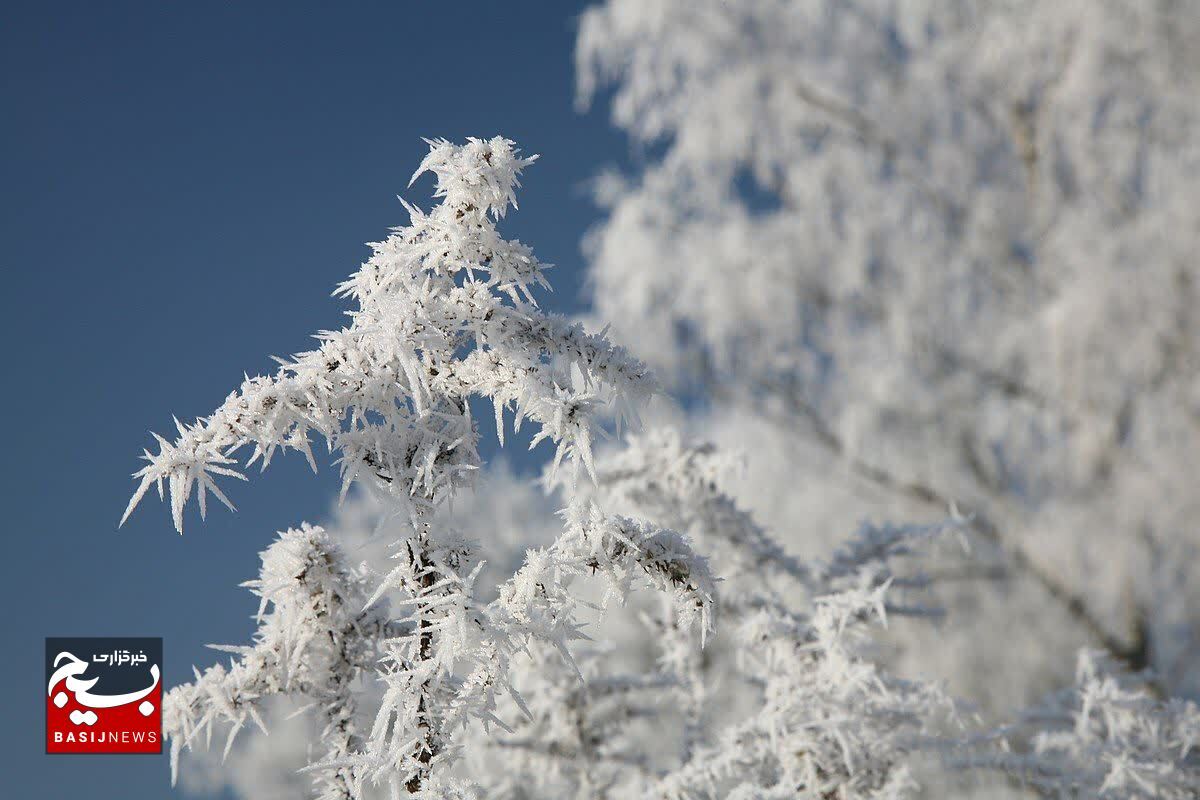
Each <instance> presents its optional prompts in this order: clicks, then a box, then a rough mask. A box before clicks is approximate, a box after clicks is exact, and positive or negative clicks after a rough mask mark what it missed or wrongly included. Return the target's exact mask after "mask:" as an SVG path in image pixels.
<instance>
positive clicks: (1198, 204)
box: [577, 0, 1200, 704]
mask: <svg viewBox="0 0 1200 800" xmlns="http://www.w3.org/2000/svg"><path fill="white" fill-rule="evenodd" d="M1197 53H1200V5H1197V4H1195V3H1189V2H1175V1H1174V0H1148V1H1147V2H1126V0H1086V1H1085V0H1062V1H1058V0H1056V1H1055V2H1049V1H1047V2H1035V1H1034V0H1005V1H1004V2H970V1H968V2H962V0H853V1H852V2H842V0H741V1H740V2H720V1H719V0H608V2H606V3H603V4H601V5H599V6H598V7H594V8H593V9H591V10H589V11H588V12H587V13H586V14H585V15H584V17H583V19H582V22H581V27H580V32H579V39H578V49H577V60H578V71H579V72H578V76H579V88H580V96H581V100H582V101H583V102H585V103H586V102H587V101H589V100H591V99H592V98H594V97H595V96H596V94H597V93H598V92H600V91H602V90H604V89H606V88H607V87H612V93H611V98H610V99H611V107H612V116H613V119H614V121H615V122H616V124H617V125H619V126H620V127H621V128H623V129H624V130H626V131H627V132H628V133H629V135H630V137H631V138H632V139H633V140H634V141H635V142H636V143H637V145H638V146H639V148H640V149H641V152H642V153H643V156H644V157H643V159H642V166H641V168H640V170H639V172H638V173H637V174H636V175H634V176H632V177H622V176H617V175H607V176H604V177H603V178H602V179H601V180H600V181H598V184H597V194H598V197H599V199H600V200H601V202H602V204H604V205H605V206H606V207H607V209H608V213H607V218H606V219H605V221H604V222H603V223H602V224H601V225H599V226H598V227H597V228H596V229H595V230H594V232H593V233H592V234H591V236H590V239H589V240H588V242H587V246H588V252H589V256H590V265H591V266H590V277H591V280H592V283H593V286H594V306H595V308H594V313H595V314H596V316H597V317H599V318H602V319H604V320H605V321H611V322H612V323H613V324H614V329H615V331H616V334H617V336H618V338H620V339H622V340H623V341H626V342H628V343H630V344H631V345H632V346H633V347H634V348H635V349H636V350H637V351H638V352H639V354H640V355H642V356H643V357H646V358H647V359H648V360H649V361H650V362H651V364H652V365H653V366H654V367H656V368H657V370H658V371H659V372H660V374H661V375H662V376H665V377H667V378H668V379H671V380H673V381H674V385H675V386H677V387H680V388H682V389H683V390H685V391H687V392H689V393H690V394H691V395H692V396H694V397H697V398H699V399H700V400H701V401H702V402H701V404H700V408H701V409H702V411H701V413H700V416H701V417H702V419H701V420H700V421H699V422H696V423H695V424H697V425H698V426H701V427H704V426H707V427H708V428H709V430H710V433H709V434H708V435H715V436H717V437H718V438H721V439H723V440H733V441H737V442H738V443H739V444H742V445H743V446H747V447H749V448H752V458H751V459H750V462H751V467H750V471H751V473H752V480H751V481H748V482H747V484H746V486H745V491H743V492H742V496H743V497H744V498H746V499H747V501H748V502H750V503H751V505H752V506H753V507H755V508H757V509H760V510H762V512H763V513H764V515H765V516H766V517H767V518H769V519H770V521H771V522H772V523H774V525H775V527H777V528H778V529H780V530H788V531H790V533H789V536H788V540H787V543H788V544H789V545H790V546H794V547H798V548H801V549H804V548H809V547H813V546H814V545H813V544H812V543H813V541H816V540H820V539H821V537H822V536H824V535H825V534H824V533H822V529H824V530H829V529H837V527H839V526H837V525H834V526H829V525H824V524H820V522H823V521H827V520H830V519H832V520H836V521H838V522H839V523H844V522H845V521H846V520H847V519H849V518H857V517H859V516H862V515H864V514H873V513H874V514H881V513H882V514H894V513H896V511H897V509H899V510H901V513H904V514H906V515H907V514H918V515H925V516H927V517H928V516H929V515H934V516H937V515H941V514H943V513H944V512H945V509H946V508H947V507H949V506H951V505H956V506H957V507H958V508H959V509H961V510H962V511H963V512H964V513H969V514H971V515H973V518H974V527H975V529H976V531H977V533H978V534H979V535H980V537H981V538H982V539H983V540H984V541H985V542H986V543H990V545H991V547H992V549H993V556H994V558H995V560H996V563H995V564H994V571H995V572H996V573H997V575H998V576H999V577H998V578H997V579H996V580H993V581H991V582H990V584H989V585H990V586H991V588H990V589H987V588H980V585H979V584H975V583H972V584H970V585H969V586H968V587H966V588H964V589H961V590H960V599H959V601H957V602H956V606H958V605H961V604H965V603H968V601H969V603H971V604H973V605H974V607H975V610H976V611H977V612H978V613H979V614H982V615H983V617H984V618H983V620H982V621H981V620H980V619H979V618H978V617H977V615H967V621H966V625H968V626H970V628H971V630H965V629H959V630H957V631H956V632H955V634H954V636H955V637H956V638H952V639H950V640H948V641H952V642H954V644H952V645H950V646H943V647H916V648H910V649H909V651H908V657H910V658H913V659H915V660H916V662H917V663H919V664H921V665H923V666H928V665H929V664H931V663H935V664H936V666H937V667H938V669H940V670H942V671H943V672H944V673H945V674H948V675H949V677H951V679H952V680H953V681H954V685H956V686H958V687H961V688H963V689H964V690H966V691H968V692H969V693H971V694H974V695H976V696H978V697H981V698H983V699H985V700H988V701H990V702H993V703H997V702H999V703H1001V704H1005V703H1008V702H1012V701H1013V700H1014V699H1018V698H1025V699H1029V697H1030V695H1031V693H1037V692H1038V691H1040V690H1041V689H1044V688H1046V687H1047V685H1048V682H1049V681H1050V680H1051V677H1050V676H1048V675H1047V674H1044V673H1045V672H1046V671H1049V672H1055V671H1056V670H1057V673H1058V675H1059V677H1062V675H1063V665H1069V664H1070V662H1071V657H1070V651H1071V650H1072V649H1074V647H1075V646H1077V645H1078V644H1080V643H1090V644H1091V645H1094V646H1100V647H1103V648H1105V649H1107V650H1108V651H1109V652H1110V654H1112V655H1113V656H1115V657H1117V658H1118V660H1120V661H1123V662H1125V663H1126V664H1127V665H1130V666H1133V667H1135V668H1141V667H1146V666H1150V667H1153V668H1154V669H1155V670H1156V671H1157V674H1158V680H1159V681H1160V682H1161V684H1162V685H1165V686H1167V687H1171V688H1174V689H1177V690H1182V691H1189V692H1196V691H1198V690H1200V650H1198V649H1197V641H1198V638H1197V634H1198V633H1200V577H1198V576H1197V571H1196V570H1197V567H1196V564H1198V563H1200V561H1197V558H1196V556H1197V548H1198V546H1200V535H1198V533H1197V531H1198V528H1197V525H1196V520H1197V519H1198V518H1200V491H1197V483H1196V475H1197V474H1200V317H1198V316H1197V313H1196V308H1197V301H1198V300H1200V270H1198V268H1197V266H1196V252H1197V250H1198V249H1200V119H1198V115H1200V81H1198V80H1197V77H1198V76H1200V56H1197ZM704 409H707V411H708V413H707V416H705V415H704ZM756 464H757V466H756ZM831 464H837V465H840V466H839V467H837V468H831ZM994 577H995V576H994ZM989 593H990V594H989ZM951 624H953V621H952V622H951ZM972 631H974V633H972ZM947 635H948V634H947ZM1039 659H1041V660H1043V661H1044V662H1045V664H1046V665H1047V666H1046V669H1045V670H1042V671H1041V672H1039V670H1038V669H1037V668H1032V667H1035V666H1036V665H1035V664H1034V662H1036V661H1038V660H1039ZM1055 663H1057V664H1059V665H1060V666H1058V667H1053V666H1051V665H1053V664H1055ZM1004 682H1010V683H1013V684H1014V686H1013V687H1011V688H1010V689H1009V690H1001V689H998V688H997V686H998V685H999V684H1002V683H1004ZM989 695H990V696H989Z"/></svg>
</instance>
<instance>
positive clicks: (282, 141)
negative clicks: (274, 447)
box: [0, 2, 627, 800]
mask: <svg viewBox="0 0 1200 800" xmlns="http://www.w3.org/2000/svg"><path fill="white" fill-rule="evenodd" d="M582 6H583V4H582V3H550V2H508V3H504V4H496V3H485V2H458V3H453V4H448V3H417V2H411V3H402V2H395V3H387V4H384V3H379V4H366V3H360V4H353V5H351V6H336V7H335V6H334V5H333V4H316V3H313V4H309V3H287V4H283V3H270V4H268V3H247V4H238V5H232V4H231V5H221V6H218V5H217V4H198V3H197V4H149V3H146V4H121V3H105V4H98V3H87V4H85V3H77V4H71V3H37V4H34V3H28V4H21V5H17V4H13V5H10V6H9V7H8V8H7V9H6V13H5V19H4V22H3V24H0V66H2V68H0V97H2V100H3V114H4V124H3V125H0V145H2V146H0V154H2V156H0V185H3V187H4V191H3V195H2V197H0V203H2V204H3V215H2V216H0V219H2V220H3V236H2V237H0V253H2V254H3V266H4V271H5V274H6V283H7V286H6V289H5V291H4V292H3V294H2V299H0V302H2V303H3V305H4V320H5V322H6V323H7V325H6V328H7V331H8V333H7V336H6V338H7V342H8V344H7V345H6V346H5V348H4V349H5V351H6V352H5V358H4V361H5V371H6V373H7V375H6V379H5V381H4V389H3V391H2V392H0V396H2V397H3V412H4V428H5V432H6V434H7V435H6V437H5V438H6V444H7V455H6V457H5V459H4V465H5V466H4V471H5V475H4V483H3V486H4V498H5V506H6V509H5V511H6V513H5V516H4V519H5V523H6V525H5V527H6V555H5V558H4V559H3V570H4V580H3V581H2V583H0V585H2V587H3V588H2V590H0V591H2V592H3V595H2V597H0V599H2V600H3V611H4V616H3V619H4V631H5V641H6V644H7V646H8V649H7V655H6V657H5V658H4V659H2V660H0V677H2V680H3V683H2V684H0V685H3V686H4V691H5V701H6V702H5V707H4V711H5V716H4V719H3V722H2V723H0V753H2V754H3V755H2V756H0V759H2V761H0V764H2V766H3V769H2V772H3V774H4V776H5V778H4V785H5V792H4V793H5V796H6V797H14V798H15V797H21V798H25V797H31V798H32V797H46V798H59V797H64V798H65V797H68V796H72V795H75V794H79V793H85V794H86V796H87V797H88V798H89V800H105V799H106V798H114V800H115V799H116V798H121V800H128V798H157V797H168V796H172V793H171V790H170V789H169V785H168V783H167V763H166V758H165V756H163V757H157V756H156V757H147V756H55V757H51V756H46V755H44V753H43V740H42V736H43V702H44V701H43V700H42V699H41V694H40V692H41V691H42V683H43V676H42V663H41V662H42V647H43V643H42V640H43V637H45V636H89V635H90V636H108V635H121V634H127V635H134V636H146V635H161V636H163V637H164V639H165V653H166V655H165V659H166V664H165V669H164V680H165V682H166V684H167V685H168V686H170V685H173V684H175V683H178V682H180V681H181V680H184V679H185V678H186V677H187V676H188V675H189V674H190V665H191V664H192V663H198V664H201V665H206V664H208V663H211V662H212V661H213V660H214V656H215V654H213V653H212V652H211V651H207V650H205V649H203V644H205V643H207V642H229V641H241V640H244V639H245V638H246V637H247V635H248V634H249V632H250V630H251V623H250V620H249V614H250V613H251V612H252V610H253V608H254V603H253V599H252V598H251V597H250V596H249V595H248V594H247V593H246V592H245V591H244V590H240V589H237V588H236V585H237V584H238V583H239V582H241V581H243V580H246V579H247V578H250V577H252V576H253V573H254V571H255V569H256V566H257V558H256V553H257V552H258V551H259V550H261V549H262V548H263V547H264V546H265V545H266V544H267V543H268V542H269V541H270V539H271V538H272V536H273V533H274V531H275V530H277V529H280V528H284V527H287V526H289V525H293V524H296V523H298V522H299V521H301V520H303V519H309V520H319V519H321V518H322V517H323V516H325V515H326V514H327V512H328V509H329V507H330V504H331V502H332V498H333V491H334V487H335V477H336V471H335V469H333V468H329V467H328V466H326V467H325V468H323V470H322V473H321V475H320V476H318V477H315V478H314V477H313V476H312V475H311V473H309V472H308V471H307V467H305V466H304V464H303V462H302V460H298V459H286V460H284V461H282V462H279V463H278V464H277V465H275V466H273V467H272V469H271V471H270V472H268V473H266V474H265V475H264V476H261V477H258V478H256V479H255V480H254V481H253V482H252V483H251V484H249V485H238V486H236V487H232V488H233V492H234V494H233V499H234V501H235V502H236V503H237V504H238V506H239V512H238V513H237V514H229V513H227V512H224V511H223V510H222V511H220V512H218V513H215V514H213V515H211V516H210V517H209V521H208V522H207V523H206V524H203V525H201V524H200V521H199V519H198V518H196V517H195V516H194V515H193V516H191V517H189V519H188V532H187V534H186V535H185V536H183V537H180V536H178V535H176V534H174V533H173V532H172V531H171V527H170V520H169V514H168V511H167V509H166V508H165V507H163V506H162V505H160V504H158V503H157V502H155V501H152V502H148V503H146V504H144V505H143V507H142V508H140V509H139V510H138V512H137V513H136V515H135V516H134V517H133V518H132V520H131V521H130V523H128V524H127V525H126V526H125V528H123V529H122V530H121V531H119V532H118V531H117V529H116V522H117V519H118V518H119V516H120V513H121V511H122V509H123V508H124V505H125V502H126V500H127V498H128V495H129V492H130V490H131V489H132V488H133V483H132V482H131V481H130V479H129V473H130V472H131V471H133V470H134V469H136V468H137V467H138V464H139V462H138V460H137V455H138V454H139V453H140V451H141V448H142V447H143V446H145V445H147V444H148V442H149V437H148V435H147V430H150V429H153V430H158V431H160V432H164V433H165V432H168V431H169V430H170V428H171V415H172V414H177V415H178V416H179V417H180V418H191V417H194V416H196V415H198V414H205V413H207V412H208V411H210V410H211V409H212V408H214V407H215V406H216V405H217V404H218V403H219V402H220V401H221V400H222V399H223V397H224V396H225V395H226V394H227V393H228V392H229V391H230V390H231V389H232V388H234V387H235V386H236V385H237V383H238V382H239V381H240V379H241V375H242V373H243V371H245V372H250V373H254V372H261V371H264V370H269V369H270V368H271V364H270V363H269V361H268V359H267V357H268V356H269V355H270V354H273V353H278V354H286V353H290V352H294V351H296V350H300V349H304V348H306V347H307V346H308V339H307V336H308V334H310V333H311V332H313V331H316V330H318V329H321V328H329V327H336V326H340V325H341V322H342V318H341V312H342V311H343V310H344V308H345V305H344V304H343V303H341V302H339V301H335V300H333V299H332V298H330V297H329V293H330V291H331V290H332V288H333V286H334V285H335V283H337V282H338V281H339V280H340V279H342V278H343V277H344V276H345V275H347V274H348V273H350V272H352V271H353V270H354V269H355V268H356V267H357V266H358V264H359V263H360V262H361V261H362V260H363V258H365V256H366V254H367V250H366V248H364V247H363V246H362V243H363V242H366V241H373V240H376V239H378V238H381V237H382V236H384V235H385V234H386V229H387V227H388V226H390V225H395V224H401V223H403V222H405V221H406V217H405V215H404V213H403V210H402V208H401V206H400V204H399V202H397V200H396V197H395V196H396V194H397V193H401V192H403V193H404V194H405V196H406V198H407V199H409V200H411V201H416V202H417V203H418V204H421V205H424V206H428V205H429V183H428V181H427V180H426V181H425V182H421V183H418V185H417V186H415V187H413V189H411V190H405V184H406V183H407V181H408V176H409V175H410V174H411V172H412V170H413V168H414V167H415V166H416V164H417V162H418V161H419V160H420V158H421V156H422V154H423V152H424V149H425V146H424V144H423V143H422V142H421V140H420V137H422V136H445V137H448V138H455V139H460V138H463V137H465V136H468V135H477V136H492V135H495V134H498V133H499V134H503V135H505V136H508V137H510V138H512V139H515V140H516V141H518V142H519V143H520V144H521V145H522V146H523V147H524V148H525V150H526V151H527V152H538V153H541V154H542V156H543V158H542V160H541V161H540V162H538V164H537V165H536V166H535V167H533V168H531V169H530V171H529V172H528V173H527V179H526V181H525V189H524V191H523V193H522V195H521V196H520V201H521V210H520V212H518V213H516V214H514V215H510V217H509V218H508V220H507V221H506V223H505V225H504V226H503V230H504V231H505V232H506V233H507V234H509V235H511V236H516V237H518V238H520V239H522V240H523V241H526V242H528V243H529V244H531V245H532V246H533V247H534V249H535V252H537V253H538V255H539V256H540V257H541V258H542V259H544V260H547V261H550V262H553V263H556V264H558V265H559V266H558V268H557V269H556V270H555V271H554V272H553V273H552V277H553V281H554V283H555V285H556V288H557V292H556V294H555V295H553V296H551V297H548V298H545V303H544V304H545V305H547V306H548V307H549V308H552V309H554V310H559V311H563V312H570V311H572V310H576V309H578V308H579V307H580V305H581V302H582V289H581V270H580V261H581V257H580V254H579V240H580V238H581V236H582V235H583V233H584V232H585V231H586V229H587V227H588V226H589V225H590V224H592V223H593V222H595V221H596V219H597V213H598V212H597V211H596V210H595V209H594V208H593V207H592V206H591V204H590V202H589V201H588V200H587V197H586V195H585V193H584V191H583V184H584V183H585V182H586V180H587V179H588V177H589V176H590V175H593V174H594V173H595V172H596V171H597V169H599V168H600V167H602V166H604V165H606V164H611V163H613V162H615V161H620V160H622V159H624V158H625V157H626V155H627V151H626V145H625V142H624V140H623V139H622V138H621V136H620V135H619V134H618V133H617V132H615V131H614V130H613V129H612V128H611V127H610V126H609V125H608V123H607V119H606V116H605V113H604V111H603V109H601V110H600V111H593V112H591V113H589V114H582V115H581V114H578V113H576V112H575V110H574V109H573V106H572V99H573V86H572V83H573V73H572V60H571V51H572V46H573V39H574V32H575V19H576V17H577V15H578V13H579V11H580V9H581V8H582ZM488 447H489V448H491V449H489V450H488V451H485V455H487V454H488V453H489V452H491V451H492V449H494V445H492V444H490V443H489V444H488Z"/></svg>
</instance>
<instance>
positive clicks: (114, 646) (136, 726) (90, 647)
mask: <svg viewBox="0 0 1200 800" xmlns="http://www.w3.org/2000/svg"><path fill="white" fill-rule="evenodd" d="M43 690H44V691H45V692H46V752H47V753H161V752H162V696H163V689H162V639H158V638H146V637H104V638H80V637H75V638H47V639H46V683H45V684H44V686H43Z"/></svg>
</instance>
